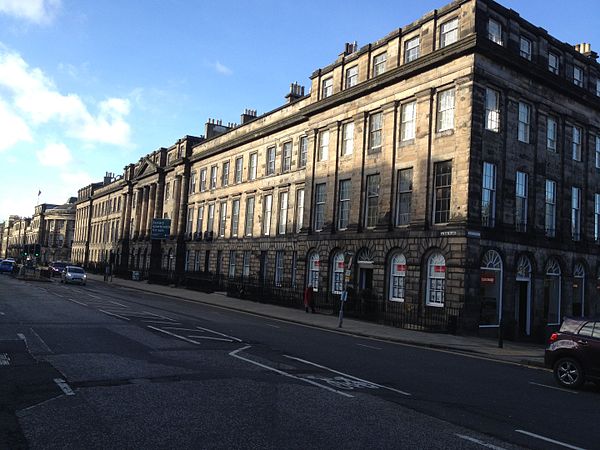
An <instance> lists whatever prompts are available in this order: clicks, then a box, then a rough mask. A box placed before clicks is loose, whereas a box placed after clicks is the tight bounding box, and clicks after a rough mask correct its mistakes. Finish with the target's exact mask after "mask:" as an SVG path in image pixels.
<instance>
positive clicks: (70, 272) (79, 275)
mask: <svg viewBox="0 0 600 450" xmlns="http://www.w3.org/2000/svg"><path fill="white" fill-rule="evenodd" d="M86 281H87V275H86V273H85V270H83V268H82V267H77V266H66V267H65V268H64V270H63V271H62V274H61V278H60V282H61V283H79V284H81V285H83V286H85V283H86Z"/></svg>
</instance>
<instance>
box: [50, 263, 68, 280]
mask: <svg viewBox="0 0 600 450" xmlns="http://www.w3.org/2000/svg"><path fill="white" fill-rule="evenodd" d="M68 264H69V263H66V262H62V261H54V262H51V263H50V264H48V267H50V269H51V270H52V276H53V277H60V276H61V273H62V271H63V270H64V269H65V267H67V265H68Z"/></svg>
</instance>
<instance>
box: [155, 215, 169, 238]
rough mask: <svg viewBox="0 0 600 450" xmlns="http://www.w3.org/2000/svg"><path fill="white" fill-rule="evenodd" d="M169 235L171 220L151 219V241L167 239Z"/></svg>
mask: <svg viewBox="0 0 600 450" xmlns="http://www.w3.org/2000/svg"><path fill="white" fill-rule="evenodd" d="M170 233H171V219H152V232H151V238H152V239H167V238H168V237H169V234H170Z"/></svg>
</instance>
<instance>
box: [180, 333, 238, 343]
mask: <svg viewBox="0 0 600 450" xmlns="http://www.w3.org/2000/svg"><path fill="white" fill-rule="evenodd" d="M189 337H191V338H195V339H210V340H212V341H225V342H233V341H232V340H231V339H227V338H218V337H212V336H194V335H191V334H190V335H189Z"/></svg>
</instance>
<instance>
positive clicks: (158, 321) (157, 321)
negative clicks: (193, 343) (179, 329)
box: [144, 319, 196, 331]
mask: <svg viewBox="0 0 600 450" xmlns="http://www.w3.org/2000/svg"><path fill="white" fill-rule="evenodd" d="M144 322H145V323H155V324H157V325H173V324H178V323H179V322H165V321H164V320H158V319H145V320H144ZM165 328H167V327H165ZM192 331H196V330H192Z"/></svg>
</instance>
